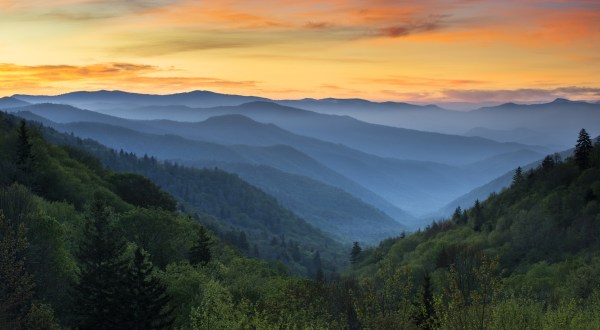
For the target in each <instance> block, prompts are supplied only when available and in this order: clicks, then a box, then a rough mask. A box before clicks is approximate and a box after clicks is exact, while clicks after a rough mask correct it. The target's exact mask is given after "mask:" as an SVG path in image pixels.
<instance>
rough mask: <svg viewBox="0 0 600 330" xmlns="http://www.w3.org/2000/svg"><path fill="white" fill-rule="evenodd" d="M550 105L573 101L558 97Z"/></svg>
mask: <svg viewBox="0 0 600 330" xmlns="http://www.w3.org/2000/svg"><path fill="white" fill-rule="evenodd" d="M550 103H555V104H556V103H573V101H571V100H569V99H565V98H562V97H558V98H556V99H554V101H552V102H550Z"/></svg>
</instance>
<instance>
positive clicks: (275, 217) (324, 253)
mask: <svg viewBox="0 0 600 330" xmlns="http://www.w3.org/2000/svg"><path fill="white" fill-rule="evenodd" d="M40 129H41V132H43V133H44V135H45V136H46V138H47V139H49V140H50V141H51V142H54V143H57V144H60V145H65V146H66V147H64V148H63V149H64V150H65V151H66V152H67V153H68V155H69V156H70V157H72V158H74V159H77V160H79V161H81V162H83V163H86V164H88V165H89V166H90V167H91V168H93V169H94V170H95V171H96V172H99V173H103V172H105V170H103V169H102V168H103V166H107V167H109V168H110V169H112V170H113V171H117V172H132V173H138V174H141V175H144V176H146V177H147V178H149V179H151V180H152V181H153V182H154V183H156V184H158V185H159V186H161V187H162V188H163V189H165V191H167V192H168V193H170V194H172V195H173V196H175V197H176V198H177V200H178V201H179V205H180V209H181V211H184V212H185V213H187V214H190V215H192V216H193V217H194V218H195V220H197V221H199V222H201V223H202V224H204V225H206V226H208V227H209V228H210V229H211V230H213V231H214V232H215V233H216V234H217V235H218V236H219V237H220V238H222V239H224V240H225V241H226V242H228V243H230V244H233V245H234V246H236V247H238V248H239V249H240V250H241V251H242V252H243V253H244V254H245V255H247V256H252V257H260V258H263V259H270V260H280V261H282V262H283V263H284V264H286V265H287V266H288V267H290V269H291V270H292V271H293V272H294V273H296V274H302V275H309V276H314V275H315V274H316V272H317V271H318V270H319V268H321V263H318V262H317V263H315V261H314V257H315V255H316V253H317V252H318V253H319V255H320V258H322V259H323V261H324V262H323V266H322V267H323V269H322V270H323V271H324V272H325V273H333V272H336V271H337V269H338V267H341V266H343V265H344V264H345V263H347V261H346V258H345V257H344V256H343V255H342V245H341V244H340V243H338V242H337V241H335V240H333V239H332V238H331V237H329V236H327V235H325V234H324V233H321V232H320V231H319V230H317V229H315V228H314V227H312V226H310V225H309V224H307V223H306V222H305V221H304V220H303V219H300V218H298V217H297V216H296V215H294V214H293V213H291V212H289V211H288V210H286V209H284V208H282V207H281V206H280V205H279V204H278V203H277V201H276V200H275V199H274V198H272V197H271V196H268V195H267V194H265V193H264V192H262V191H260V190H259V189H257V188H255V187H253V186H251V185H249V184H248V183H246V182H244V181H242V180H241V179H239V178H238V177H237V176H235V175H232V174H229V173H226V172H224V171H221V170H219V169H216V168H215V169H205V170H200V169H192V168H188V167H182V166H179V165H178V164H174V163H169V162H166V163H162V162H159V161H157V160H156V159H155V158H154V157H147V156H145V157H140V158H138V157H137V156H135V155H134V154H131V153H124V152H116V151H114V150H112V149H109V148H106V147H104V146H102V145H100V144H98V143H96V142H94V141H91V140H81V139H78V138H75V137H73V136H69V135H65V134H61V133H58V132H56V131H54V130H52V129H48V128H44V127H42V128H40ZM81 150H84V151H83V152H82V151H81ZM88 152H89V153H92V154H94V155H95V156H96V157H99V160H101V161H99V160H98V159H94V158H93V157H90V156H89V154H88ZM199 214H200V216H199ZM201 214H205V215H211V216H212V217H210V216H201Z"/></svg>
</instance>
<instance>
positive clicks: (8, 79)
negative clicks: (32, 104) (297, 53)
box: [0, 63, 259, 92]
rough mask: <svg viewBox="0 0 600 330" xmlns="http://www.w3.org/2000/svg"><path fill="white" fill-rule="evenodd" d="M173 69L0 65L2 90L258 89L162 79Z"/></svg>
mask: <svg viewBox="0 0 600 330" xmlns="http://www.w3.org/2000/svg"><path fill="white" fill-rule="evenodd" d="M172 71H173V70H171V69H168V70H163V69H161V68H159V67H156V66H151V65H145V64H135V63H98V64H90V65H82V66H74V65H39V66H23V65H17V64H6V63H5V64H0V86H1V87H0V90H2V91H7V92H10V91H13V92H14V91H35V92H40V91H43V90H46V89H63V90H65V91H70V90H72V89H73V88H72V87H70V86H73V85H74V84H75V85H76V86H77V87H76V89H90V88H94V89H100V88H101V89H114V87H115V86H119V88H121V86H124V87H126V88H127V89H128V90H138V91H147V92H156V91H167V92H172V91H181V90H190V89H200V88H224V89H228V88H232V89H235V90H239V89H244V88H246V89H247V88H255V87H256V86H257V85H258V84H259V82H257V81H251V80H240V81H238V80H227V79H221V78H215V77H183V76H161V75H162V74H165V73H167V72H172Z"/></svg>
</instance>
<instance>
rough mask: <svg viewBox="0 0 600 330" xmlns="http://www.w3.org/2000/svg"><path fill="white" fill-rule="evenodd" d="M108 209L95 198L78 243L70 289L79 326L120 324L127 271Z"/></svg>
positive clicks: (106, 326)
mask: <svg viewBox="0 0 600 330" xmlns="http://www.w3.org/2000/svg"><path fill="white" fill-rule="evenodd" d="M111 220H112V215H111V212H110V210H109V209H108V208H107V207H106V206H105V205H104V203H103V202H101V201H100V200H98V199H94V201H93V202H92V206H91V208H90V214H89V217H88V221H87V223H86V226H85V230H84V239H83V241H82V242H81V243H80V246H79V253H78V256H77V257H78V259H79V268H80V273H79V283H77V284H76V285H75V287H74V291H73V293H72V294H73V304H74V305H73V311H74V314H75V315H76V323H77V326H79V327H80V328H82V329H118V328H120V323H121V321H122V320H121V318H120V317H119V316H120V315H122V313H121V311H122V306H121V304H122V303H123V301H121V300H120V299H121V298H122V296H123V293H124V292H125V290H126V289H127V288H125V287H124V285H123V278H124V276H125V274H126V272H127V268H126V262H125V260H124V259H123V257H122V256H123V252H124V251H125V242H124V240H123V239H122V236H121V235H120V233H119V232H118V231H117V230H116V229H115V226H114V225H113V224H112V221H111Z"/></svg>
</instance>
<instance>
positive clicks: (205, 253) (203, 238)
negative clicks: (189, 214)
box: [189, 227, 212, 265]
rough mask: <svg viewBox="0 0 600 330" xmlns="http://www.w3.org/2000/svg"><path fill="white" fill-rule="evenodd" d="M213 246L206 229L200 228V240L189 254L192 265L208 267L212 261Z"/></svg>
mask: <svg viewBox="0 0 600 330" xmlns="http://www.w3.org/2000/svg"><path fill="white" fill-rule="evenodd" d="M211 245H212V239H211V238H210V236H208V232H207V230H206V228H204V227H200V229H199V230H198V240H197V241H196V243H195V244H194V246H192V248H191V249H190V252H189V259H190V263H191V264H192V265H197V264H202V265H206V264H207V263H208V262H209V261H210V260H211V259H212V252H211V249H210V248H211Z"/></svg>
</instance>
